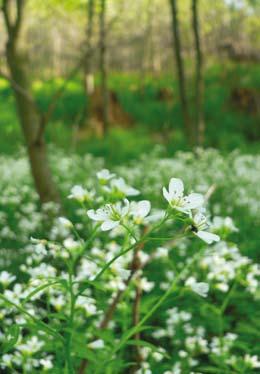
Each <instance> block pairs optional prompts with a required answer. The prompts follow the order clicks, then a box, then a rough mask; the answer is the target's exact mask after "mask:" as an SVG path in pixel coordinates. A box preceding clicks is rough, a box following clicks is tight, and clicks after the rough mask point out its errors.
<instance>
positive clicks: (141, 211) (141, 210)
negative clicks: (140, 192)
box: [137, 200, 151, 217]
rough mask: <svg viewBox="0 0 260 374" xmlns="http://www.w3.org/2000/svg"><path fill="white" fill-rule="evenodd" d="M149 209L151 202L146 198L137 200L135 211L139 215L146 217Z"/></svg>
mask: <svg viewBox="0 0 260 374" xmlns="http://www.w3.org/2000/svg"><path fill="white" fill-rule="evenodd" d="M150 210H151V203H150V201H148V200H142V201H139V202H138V205H137V211H138V216H139V217H146V216H147V214H149V212H150Z"/></svg>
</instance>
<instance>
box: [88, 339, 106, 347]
mask: <svg viewBox="0 0 260 374" xmlns="http://www.w3.org/2000/svg"><path fill="white" fill-rule="evenodd" d="M88 347H89V348H92V349H102V348H104V347H105V344H104V340H102V339H97V340H95V341H93V342H91V343H89V344H88Z"/></svg>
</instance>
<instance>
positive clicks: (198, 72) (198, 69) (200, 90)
mask: <svg viewBox="0 0 260 374" xmlns="http://www.w3.org/2000/svg"><path fill="white" fill-rule="evenodd" d="M198 5H199V0H192V2H191V10H192V28H193V34H194V43H195V59H196V62H195V103H194V104H195V131H196V140H197V143H198V145H202V144H203V141H204V132H205V123H204V113H203V94H204V84H203V72H202V69H203V60H202V52H201V43H200V27H199V25H200V23H199V16H198Z"/></svg>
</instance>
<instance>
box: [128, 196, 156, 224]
mask: <svg viewBox="0 0 260 374" xmlns="http://www.w3.org/2000/svg"><path fill="white" fill-rule="evenodd" d="M150 210H151V203H150V201H148V200H142V201H139V202H135V201H133V202H132V203H131V206H130V214H131V215H132V216H133V219H134V223H136V224H137V225H140V224H141V223H143V221H144V218H145V217H146V216H147V215H148V214H149V212H150Z"/></svg>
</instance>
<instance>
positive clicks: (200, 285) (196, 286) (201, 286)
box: [185, 277, 209, 297]
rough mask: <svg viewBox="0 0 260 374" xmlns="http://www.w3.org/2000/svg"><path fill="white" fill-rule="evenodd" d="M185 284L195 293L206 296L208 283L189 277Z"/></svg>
mask: <svg viewBox="0 0 260 374" xmlns="http://www.w3.org/2000/svg"><path fill="white" fill-rule="evenodd" d="M185 286H188V287H190V288H191V289H192V291H194V292H195V293H197V294H198V295H200V296H202V297H207V296H208V292H209V285H208V283H205V282H197V281H196V279H195V278H194V277H189V278H188V279H187V280H186V282H185Z"/></svg>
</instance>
